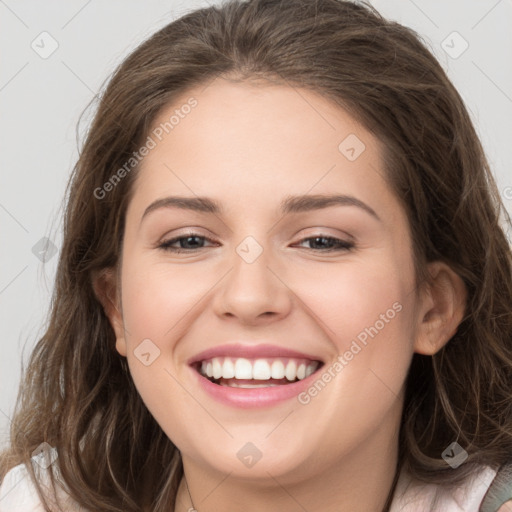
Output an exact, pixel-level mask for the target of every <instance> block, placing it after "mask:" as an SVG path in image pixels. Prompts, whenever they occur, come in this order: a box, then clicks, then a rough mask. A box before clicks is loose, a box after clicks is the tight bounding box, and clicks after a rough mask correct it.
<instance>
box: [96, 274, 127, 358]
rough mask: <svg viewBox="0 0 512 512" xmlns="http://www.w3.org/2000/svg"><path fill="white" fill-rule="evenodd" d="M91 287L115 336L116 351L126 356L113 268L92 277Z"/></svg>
mask: <svg viewBox="0 0 512 512" xmlns="http://www.w3.org/2000/svg"><path fill="white" fill-rule="evenodd" d="M92 286H93V290H94V294H95V295H96V298H97V299H98V301H99V302H100V304H101V305H102V307H103V310H104V311H105V315H106V316H107V317H108V319H109V321H110V325H111V326H112V329H113V330H114V333H115V335H116V350H117V351H118V352H119V353H120V354H121V355H123V356H126V340H125V338H124V324H123V317H122V314H121V303H120V300H119V293H118V286H117V278H116V272H115V269H114V268H106V269H103V270H101V271H98V272H94V273H93V275H92Z"/></svg>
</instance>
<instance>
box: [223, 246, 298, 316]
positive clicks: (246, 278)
mask: <svg viewBox="0 0 512 512" xmlns="http://www.w3.org/2000/svg"><path fill="white" fill-rule="evenodd" d="M263 243H264V242H263V241H262V243H260V242H259V241H258V240H257V239H256V238H255V237H254V236H247V237H245V238H244V239H243V240H242V241H241V242H240V243H239V244H238V246H236V248H235V254H234V255H233V258H232V269H231V271H230V272H229V273H228V275H227V276H226V280H225V281H224V285H223V287H222V291H221V293H220V295H219V298H218V301H217V306H216V309H217V313H218V314H220V315H228V316H235V317H238V318H239V319H241V320H244V321H246V322H251V321H254V320H256V319H257V318H258V317H260V316H268V315H269V314H270V313H272V314H273V315H272V316H274V317H275V316H283V315H285V314H287V313H288V310H289V307H290V304H291V300H290V297H289V294H290V291H289V290H288V288H287V287H286V286H285V285H284V284H283V282H282V281H281V280H280V279H278V278H277V277H276V275H275V272H276V268H278V267H279V265H278V264H277V262H276V260H275V258H273V257H272V254H271V252H272V250H271V248H270V247H267V246H264V245H263ZM273 267H276V268H273Z"/></svg>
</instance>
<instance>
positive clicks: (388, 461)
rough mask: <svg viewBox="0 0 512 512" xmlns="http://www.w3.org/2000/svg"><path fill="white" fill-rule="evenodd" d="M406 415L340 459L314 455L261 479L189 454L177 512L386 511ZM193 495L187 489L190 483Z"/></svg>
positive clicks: (393, 419) (391, 420) (386, 424)
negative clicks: (322, 462)
mask: <svg viewBox="0 0 512 512" xmlns="http://www.w3.org/2000/svg"><path fill="white" fill-rule="evenodd" d="M399 422H400V415H399V414H398V415H397V414H393V415H390V417H389V418H387V419H386V420H385V421H383V422H382V424H381V425H380V427H379V430H377V431H376V432H375V433H374V435H373V436H372V437H371V438H368V439H365V440H364V442H363V443H362V444H361V445H360V446H358V447H356V448H355V449H353V450H352V451H351V452H350V453H347V454H346V455H345V456H344V457H342V458H340V459H339V460H337V461H336V463H335V464H332V465H330V466H327V467H324V466H319V465H318V460H316V461H315V459H311V460H310V461H307V463H304V464H301V467H299V468H297V469H296V470H294V471H293V474H291V473H288V474H281V475H272V469H271V468H269V471H267V475H268V477H267V478H265V479H261V480H248V479H247V478H239V477H237V476H236V475H234V474H233V473H232V472H231V473H229V472H228V473H221V472H218V471H215V470H212V469H211V468H209V467H206V465H205V464H204V463H203V464H202V463H201V462H199V463H198V461H197V460H193V459H190V458H189V457H187V456H185V455H183V467H184V472H185V476H186V482H185V479H184V478H182V480H181V483H180V485H179V489H178V494H177V499H176V505H175V508H174V512H189V511H191V509H195V510H197V512H213V511H218V510H225V511H227V512H230V511H232V510H244V511H245V512H259V511H261V510H265V512H278V511H279V512H296V511H297V510H300V509H302V510H311V511H313V510H322V512H353V511H354V510H365V511H370V512H383V510H384V508H385V504H386V501H387V498H388V495H389V493H390V491H391V489H392V487H393V484H394V483H395V475H396V465H397V458H398V438H397V435H396V433H397V432H398V431H399ZM187 483H188V487H189V490H190V495H191V497H192V501H191V498H190V496H189V492H188V490H187V485H186V484H187Z"/></svg>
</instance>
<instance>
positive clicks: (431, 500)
mask: <svg viewBox="0 0 512 512" xmlns="http://www.w3.org/2000/svg"><path fill="white" fill-rule="evenodd" d="M504 469H506V468H502V470H500V471H499V472H497V471H496V470H494V469H492V468H490V467H489V466H479V467H478V468H477V469H476V470H475V471H474V472H473V473H472V474H471V475H470V476H469V477H468V478H467V479H466V480H465V481H464V482H463V483H462V484H461V485H460V486H458V487H457V488H456V489H454V490H451V491H450V490H448V489H446V488H444V487H443V486H441V485H435V484H426V483H424V482H419V481H416V480H414V479H412V478H411V476H410V475H409V474H407V473H406V472H405V471H402V473H401V474H400V478H399V481H398V484H397V489H396V493H395V498H394V500H393V503H392V506H391V509H390V512H416V511H418V510H430V511H433V512H441V511H442V512H512V507H510V505H509V504H505V502H506V500H507V499H509V498H512V493H511V491H512V478H511V476H512V473H511V472H509V471H505V470H504ZM507 496H508V497H507ZM507 507H508V508H507Z"/></svg>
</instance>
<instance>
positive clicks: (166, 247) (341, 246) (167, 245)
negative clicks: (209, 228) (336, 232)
mask: <svg viewBox="0 0 512 512" xmlns="http://www.w3.org/2000/svg"><path fill="white" fill-rule="evenodd" d="M187 238H202V239H204V240H207V241H208V242H213V243H215V241H214V240H211V239H210V238H208V237H205V236H202V235H199V234H198V233H188V234H186V235H182V236H178V237H176V238H172V239H170V240H166V241H164V242H162V243H161V244H160V245H159V246H158V248H159V249H162V250H163V251H169V252H172V253H191V252H194V251H196V250H197V249H183V248H177V247H171V245H172V244H175V243H176V242H178V241H180V240H183V239H187ZM318 238H320V239H324V240H329V241H330V242H334V243H336V245H337V247H335V248H332V247H331V248H329V249H325V250H323V249H310V250H311V251H319V252H341V251H347V252H348V251H351V250H353V249H354V247H355V244H354V243H352V242H347V241H345V240H340V239H339V238H335V237H332V236H327V235H316V236H310V237H307V238H303V239H302V240H301V242H305V241H307V240H315V239H318ZM199 249H204V247H199Z"/></svg>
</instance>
